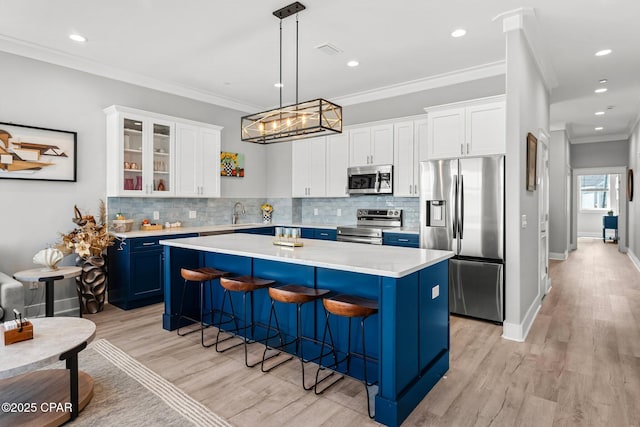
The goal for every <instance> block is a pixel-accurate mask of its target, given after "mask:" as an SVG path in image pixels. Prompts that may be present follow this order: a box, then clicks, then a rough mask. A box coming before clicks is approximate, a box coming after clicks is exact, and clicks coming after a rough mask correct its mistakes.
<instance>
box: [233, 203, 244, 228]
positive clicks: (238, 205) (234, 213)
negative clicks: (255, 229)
mask: <svg viewBox="0 0 640 427" xmlns="http://www.w3.org/2000/svg"><path fill="white" fill-rule="evenodd" d="M238 207H240V208H241V209H242V210H241V211H240V213H241V214H242V215H244V214H245V210H244V205H243V204H242V203H240V202H236V204H235V205H233V222H232V223H233V224H237V223H238V210H237V209H238Z"/></svg>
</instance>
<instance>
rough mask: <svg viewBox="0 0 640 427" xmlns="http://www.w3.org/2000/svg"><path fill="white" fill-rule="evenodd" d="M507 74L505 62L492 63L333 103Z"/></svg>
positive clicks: (363, 99) (359, 94) (417, 90)
mask: <svg viewBox="0 0 640 427" xmlns="http://www.w3.org/2000/svg"><path fill="white" fill-rule="evenodd" d="M505 72H506V67H505V62H504V61H496V62H490V63H488V64H483V65H478V66H474V67H470V68H465V69H462V70H456V71H452V72H448V73H443V74H437V75H435V76H430V77H425V78H422V79H417V80H411V81H408V82H403V83H398V84H394V85H390V86H384V87H380V88H376V89H371V90H367V91H362V92H357V93H354V94H351V95H346V96H341V97H337V98H332V102H336V103H338V104H340V105H342V106H347V105H354V104H361V103H363V102H370V101H378V100H380V99H386V98H392V97H394V96H400V95H407V94H410V93H414V92H420V91H423V90H429V89H435V88H439V87H445V86H451V85H454V84H459V83H464V82H468V81H473V80H478V79H483V78H487V77H494V76H499V75H503V74H505Z"/></svg>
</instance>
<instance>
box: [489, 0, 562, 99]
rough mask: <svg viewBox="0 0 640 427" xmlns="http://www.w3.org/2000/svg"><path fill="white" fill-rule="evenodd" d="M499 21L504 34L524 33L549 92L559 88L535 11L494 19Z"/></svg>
mask: <svg viewBox="0 0 640 427" xmlns="http://www.w3.org/2000/svg"><path fill="white" fill-rule="evenodd" d="M498 20H502V31H503V32H505V33H507V32H509V31H517V30H521V31H522V32H523V33H524V35H525V38H526V39H527V42H528V44H529V47H530V48H531V52H532V54H533V58H534V60H535V61H536V65H537V66H538V69H539V70H540V74H541V75H542V79H543V80H544V84H545V86H546V87H547V90H549V91H551V89H553V88H555V87H558V77H557V76H556V72H555V70H554V69H553V66H552V65H551V64H552V62H551V56H550V55H549V51H548V50H547V48H546V46H545V43H544V41H543V39H542V37H541V36H540V25H539V24H538V20H537V18H536V13H535V9H534V8H532V7H520V8H518V9H513V10H510V11H507V12H504V13H501V14H499V15H497V16H496V17H495V18H493V21H494V22H495V21H498Z"/></svg>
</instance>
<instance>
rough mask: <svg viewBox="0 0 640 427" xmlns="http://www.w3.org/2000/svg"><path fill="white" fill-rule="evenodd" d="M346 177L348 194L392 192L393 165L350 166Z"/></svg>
mask: <svg viewBox="0 0 640 427" xmlns="http://www.w3.org/2000/svg"><path fill="white" fill-rule="evenodd" d="M348 179H349V194H392V193H393V165H378V166H356V167H351V168H349V169H348Z"/></svg>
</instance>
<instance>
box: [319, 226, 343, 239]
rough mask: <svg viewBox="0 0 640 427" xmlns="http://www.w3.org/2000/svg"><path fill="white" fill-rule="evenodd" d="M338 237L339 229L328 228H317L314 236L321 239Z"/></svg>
mask: <svg viewBox="0 0 640 427" xmlns="http://www.w3.org/2000/svg"><path fill="white" fill-rule="evenodd" d="M337 237H338V231H337V230H332V229H327V228H315V229H314V231H313V238H314V239H319V240H336V239H337Z"/></svg>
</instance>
